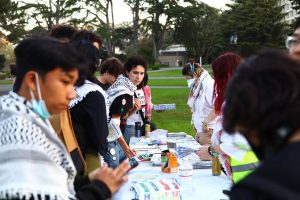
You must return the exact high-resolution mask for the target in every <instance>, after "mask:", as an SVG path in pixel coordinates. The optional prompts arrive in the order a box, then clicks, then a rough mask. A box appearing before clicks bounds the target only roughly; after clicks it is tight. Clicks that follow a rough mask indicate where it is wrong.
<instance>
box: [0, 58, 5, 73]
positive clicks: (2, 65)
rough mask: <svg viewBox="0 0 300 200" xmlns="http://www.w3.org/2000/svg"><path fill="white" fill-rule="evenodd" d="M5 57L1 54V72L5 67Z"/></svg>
mask: <svg viewBox="0 0 300 200" xmlns="http://www.w3.org/2000/svg"><path fill="white" fill-rule="evenodd" d="M5 61H6V59H5V56H4V55H3V54H0V70H1V69H3V68H4V67H5V65H4V64H5Z"/></svg>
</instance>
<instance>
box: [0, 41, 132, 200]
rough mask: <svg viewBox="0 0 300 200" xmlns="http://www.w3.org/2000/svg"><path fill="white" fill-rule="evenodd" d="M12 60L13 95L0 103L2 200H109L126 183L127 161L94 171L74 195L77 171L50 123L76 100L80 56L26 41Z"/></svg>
mask: <svg viewBox="0 0 300 200" xmlns="http://www.w3.org/2000/svg"><path fill="white" fill-rule="evenodd" d="M15 55H16V66H17V69H18V75H17V78H16V82H15V84H16V92H13V91H12V92H10V93H9V94H8V95H4V96H1V97H0V127H1V128H0V199H16V200H19V199H20V200H21V199H22V200H35V199H58V200H63V199H90V200H94V199H95V200H96V199H97V200H102V199H103V200H104V199H107V198H110V197H111V194H112V193H114V192H115V191H116V190H117V189H118V188H119V187H120V186H121V185H122V184H123V183H124V182H125V181H126V180H127V176H126V173H127V171H128V170H129V168H130V166H129V165H128V161H125V162H124V163H123V164H121V165H120V167H119V168H117V169H115V170H112V169H110V168H108V167H106V166H104V167H103V168H98V169H96V170H94V171H93V172H91V173H90V174H89V175H88V176H87V177H86V179H85V182H84V183H82V182H81V183H80V184H81V187H78V190H77V191H76V192H75V190H74V184H75V187H76V180H77V179H75V176H76V169H75V167H74V164H73V162H72V159H71V157H70V155H69V153H68V152H67V150H66V148H65V146H64V145H63V143H62V142H61V141H60V140H59V138H58V137H57V135H56V133H55V132H54V130H53V128H52V126H51V125H50V123H49V120H48V118H49V116H50V115H51V114H58V113H60V112H61V111H63V110H65V109H67V107H68V104H69V102H70V101H71V100H72V99H73V98H75V96H76V94H75V92H74V89H73V86H74V83H75V82H76V80H77V78H78V65H80V63H81V61H80V60H79V59H78V54H77V53H76V52H75V51H74V49H72V48H71V47H70V45H68V44H66V43H62V42H60V41H58V40H56V39H52V38H30V39H26V40H23V41H21V42H20V43H19V45H18V46H17V47H16V48H15ZM77 183H78V182H77Z"/></svg>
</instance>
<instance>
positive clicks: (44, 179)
mask: <svg viewBox="0 0 300 200" xmlns="http://www.w3.org/2000/svg"><path fill="white" fill-rule="evenodd" d="M75 175H76V169H75V167H74V165H73V162H72V160H71V157H70V156H69V154H68V152H67V150H66V149H65V147H64V145H63V144H62V142H61V141H60V140H59V138H58V136H57V135H56V133H55V131H54V130H53V128H52V127H51V125H50V123H49V121H48V120H47V121H44V120H43V119H42V118H40V117H39V115H37V114H36V113H34V112H33V111H32V105H31V103H30V102H29V101H26V100H25V99H24V98H23V97H21V96H19V95H18V94H16V93H14V92H10V93H9V94H8V95H5V96H2V97H0V199H45V197H46V196H47V197H48V198H49V199H75V191H74V186H73V183H74V178H75Z"/></svg>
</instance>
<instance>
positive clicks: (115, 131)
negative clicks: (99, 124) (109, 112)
mask: <svg viewBox="0 0 300 200" xmlns="http://www.w3.org/2000/svg"><path fill="white" fill-rule="evenodd" d="M120 123H121V120H120V119H118V118H112V119H111V120H110V122H109V129H110V131H109V134H112V135H113V137H114V138H115V139H118V138H120V137H121V136H122V131H121V129H120Z"/></svg>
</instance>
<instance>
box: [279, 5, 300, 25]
mask: <svg viewBox="0 0 300 200" xmlns="http://www.w3.org/2000/svg"><path fill="white" fill-rule="evenodd" d="M278 5H279V6H283V8H282V13H284V14H285V17H284V21H285V22H286V23H288V24H292V23H293V21H294V20H295V19H296V18H297V17H299V14H297V11H296V10H294V9H293V6H292V3H291V2H290V1H289V0H278Z"/></svg>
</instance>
